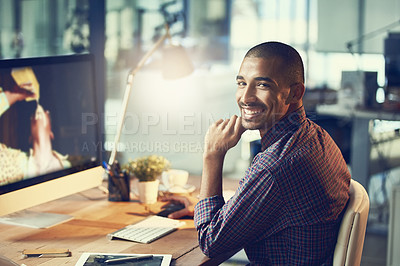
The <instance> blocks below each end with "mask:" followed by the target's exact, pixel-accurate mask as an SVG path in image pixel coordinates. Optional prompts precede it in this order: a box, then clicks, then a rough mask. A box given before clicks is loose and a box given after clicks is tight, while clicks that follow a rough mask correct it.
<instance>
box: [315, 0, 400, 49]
mask: <svg viewBox="0 0 400 266" xmlns="http://www.w3.org/2000/svg"><path fill="white" fill-rule="evenodd" d="M388 25H390V27H389V28H390V29H386V28H385V27H386V26H388ZM383 28H385V29H383ZM377 30H378V32H376V31H377ZM388 30H390V31H400V0H379V1H376V0H336V1H331V0H320V1H318V42H317V50H318V51H324V52H345V53H346V52H348V48H347V45H346V44H347V43H348V42H351V41H354V40H357V38H359V37H360V36H363V35H365V38H362V39H363V41H362V42H361V45H362V49H363V51H364V52H366V53H383V40H384V38H385V37H386V33H387V31H388ZM358 48H359V44H357V42H355V44H354V45H353V49H354V51H355V52H356V51H358Z"/></svg>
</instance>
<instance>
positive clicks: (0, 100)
mask: <svg viewBox="0 0 400 266" xmlns="http://www.w3.org/2000/svg"><path fill="white" fill-rule="evenodd" d="M9 107H10V104H9V103H8V100H7V97H6V94H5V93H4V92H3V91H2V89H1V88H0V115H1V114H3V113H4V112H5V111H7V109H8V108H9Z"/></svg>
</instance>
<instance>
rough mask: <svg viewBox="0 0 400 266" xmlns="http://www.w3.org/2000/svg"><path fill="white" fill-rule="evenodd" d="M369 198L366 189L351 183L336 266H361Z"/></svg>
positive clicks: (340, 234)
mask: <svg viewBox="0 0 400 266" xmlns="http://www.w3.org/2000/svg"><path fill="white" fill-rule="evenodd" d="M368 212H369V198H368V194H367V191H365V189H364V187H363V186H362V185H361V184H360V183H358V182H357V181H355V180H351V181H350V199H349V202H348V205H347V207H346V210H345V213H344V215H343V219H342V222H341V224H340V229H339V234H338V239H337V242H336V246H335V251H334V255H333V265H334V266H359V265H360V262H361V255H362V250H363V246H364V238H365V230H366V227H367V220H368Z"/></svg>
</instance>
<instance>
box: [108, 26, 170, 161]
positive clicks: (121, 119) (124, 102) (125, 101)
mask: <svg viewBox="0 0 400 266" xmlns="http://www.w3.org/2000/svg"><path fill="white" fill-rule="evenodd" d="M169 36H170V35H169V31H168V28H167V32H166V33H165V34H164V35H163V36H162V37H161V38H160V39H159V40H158V41H157V42H156V43H155V44H154V45H153V47H152V48H151V49H150V50H149V51H148V52H147V53H146V54H145V55H144V56H143V57H142V59H141V60H140V61H139V63H138V64H137V66H136V67H135V68H134V69H133V70H131V71H130V72H129V74H128V78H127V81H126V87H125V93H124V98H123V100H122V106H121V110H120V113H119V120H118V127H117V133H116V135H115V139H114V146H113V147H112V151H111V155H110V158H109V161H108V165H109V166H112V165H113V164H114V161H115V156H116V154H117V146H118V143H119V139H120V137H121V133H122V126H123V124H124V118H125V114H126V109H127V107H128V100H129V96H130V94H131V90H132V87H133V77H134V76H135V75H136V73H137V72H138V71H139V70H140V69H141V68H142V67H143V66H144V64H145V63H146V61H147V60H148V59H149V58H150V56H152V55H153V53H154V52H155V51H156V50H157V49H158V48H159V47H160V45H161V44H162V43H163V42H164V41H165V39H166V38H169Z"/></svg>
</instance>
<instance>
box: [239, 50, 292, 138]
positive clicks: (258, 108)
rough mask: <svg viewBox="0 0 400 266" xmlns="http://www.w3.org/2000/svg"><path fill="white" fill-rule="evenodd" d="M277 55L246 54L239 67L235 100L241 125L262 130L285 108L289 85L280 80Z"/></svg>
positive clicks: (264, 130) (282, 113)
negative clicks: (240, 117) (264, 56)
mask: <svg viewBox="0 0 400 266" xmlns="http://www.w3.org/2000/svg"><path fill="white" fill-rule="evenodd" d="M282 69H284V66H283V65H282V63H281V61H280V59H279V58H276V57H272V58H268V59H265V58H253V57H246V58H245V59H244V60H243V62H242V65H241V67H240V70H239V73H238V75H237V78H236V81H237V84H238V87H237V92H236V101H237V103H238V105H239V108H240V111H241V116H242V124H243V127H245V128H247V129H258V130H260V132H261V134H264V133H265V132H266V131H267V130H268V129H269V128H271V127H272V126H273V125H274V124H275V123H276V122H277V121H279V120H280V119H281V118H282V117H283V116H284V115H285V114H286V113H287V111H288V108H289V104H288V103H287V99H288V97H289V92H290V88H289V86H288V85H287V84H286V83H287V81H286V80H284V75H283V74H282Z"/></svg>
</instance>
